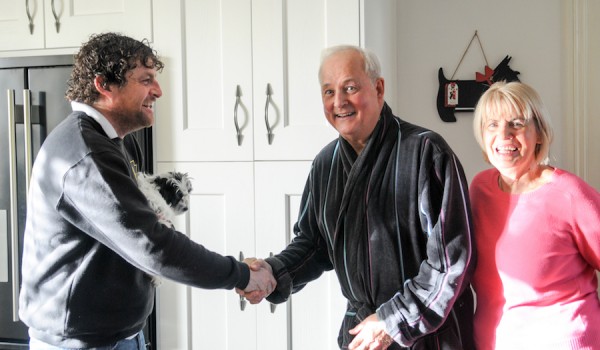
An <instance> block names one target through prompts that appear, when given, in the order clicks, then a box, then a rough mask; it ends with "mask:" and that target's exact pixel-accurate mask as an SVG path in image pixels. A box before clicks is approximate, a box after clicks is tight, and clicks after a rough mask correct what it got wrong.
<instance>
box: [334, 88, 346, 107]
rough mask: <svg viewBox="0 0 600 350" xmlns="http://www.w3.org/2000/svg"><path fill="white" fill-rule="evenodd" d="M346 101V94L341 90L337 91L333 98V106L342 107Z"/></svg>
mask: <svg viewBox="0 0 600 350" xmlns="http://www.w3.org/2000/svg"><path fill="white" fill-rule="evenodd" d="M347 103H348V100H347V99H346V95H345V94H344V93H343V92H337V93H336V94H335V97H334V99H333V106H334V107H335V108H342V107H344V106H345V105H346V104H347Z"/></svg>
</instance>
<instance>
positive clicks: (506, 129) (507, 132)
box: [498, 123, 513, 139]
mask: <svg viewBox="0 0 600 350" xmlns="http://www.w3.org/2000/svg"><path fill="white" fill-rule="evenodd" d="M498 132H499V133H500V134H501V135H502V136H503V137H504V138H505V139H511V138H512V137H513V130H512V129H511V128H510V126H509V125H508V123H500V126H499V127H498Z"/></svg>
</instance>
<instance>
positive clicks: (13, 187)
mask: <svg viewBox="0 0 600 350" xmlns="http://www.w3.org/2000/svg"><path fill="white" fill-rule="evenodd" d="M6 95H7V99H8V157H9V173H10V174H9V183H10V208H9V209H10V241H11V249H10V251H11V263H12V302H13V305H12V311H13V321H15V322H18V321H19V285H20V283H19V270H20V269H19V233H18V232H19V231H18V224H17V221H18V217H17V214H18V213H17V147H16V140H15V91H14V90H11V89H8V90H6Z"/></svg>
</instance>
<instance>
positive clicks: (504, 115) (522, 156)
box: [482, 109, 541, 178]
mask: <svg viewBox="0 0 600 350" xmlns="http://www.w3.org/2000/svg"><path fill="white" fill-rule="evenodd" d="M482 139H483V144H484V147H485V153H486V155H487V158H488V160H489V162H490V163H491V164H492V165H493V166H494V167H495V168H496V169H498V170H499V171H500V173H502V174H503V175H505V176H509V177H511V178H519V177H520V176H521V175H523V174H525V173H527V172H528V171H529V170H530V169H532V168H534V167H535V166H537V160H536V149H538V148H539V144H540V142H541V141H540V137H539V135H538V131H537V129H536V124H535V121H534V120H533V119H526V118H524V117H523V116H521V115H520V114H519V113H518V112H516V111H515V110H514V109H508V110H505V111H501V112H499V113H497V114H496V115H491V116H489V117H488V118H487V119H485V120H484V121H483V134H482Z"/></svg>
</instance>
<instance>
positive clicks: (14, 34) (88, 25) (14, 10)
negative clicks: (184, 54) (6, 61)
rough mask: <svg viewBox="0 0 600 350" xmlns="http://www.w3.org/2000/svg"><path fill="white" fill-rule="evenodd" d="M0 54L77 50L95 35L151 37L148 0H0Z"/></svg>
mask: <svg viewBox="0 0 600 350" xmlns="http://www.w3.org/2000/svg"><path fill="white" fill-rule="evenodd" d="M0 9H1V10H0V51H16V50H28V49H50V48H68V47H79V46H81V44H82V43H83V42H86V41H87V40H88V39H89V36H90V35H91V34H94V33H102V32H108V31H113V32H120V33H123V34H125V35H129V36H131V37H133V38H136V39H138V40H142V39H147V40H148V41H153V37H152V1H151V0H103V1H97V0H0Z"/></svg>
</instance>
